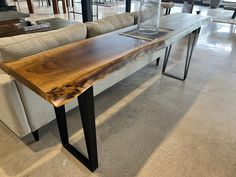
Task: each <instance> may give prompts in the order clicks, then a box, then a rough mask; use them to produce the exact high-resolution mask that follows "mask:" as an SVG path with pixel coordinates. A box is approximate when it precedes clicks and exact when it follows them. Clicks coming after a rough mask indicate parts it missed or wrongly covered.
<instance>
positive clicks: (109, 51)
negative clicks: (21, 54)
mask: <svg viewBox="0 0 236 177" xmlns="http://www.w3.org/2000/svg"><path fill="white" fill-rule="evenodd" d="M210 21H211V18H210V17H203V16H198V15H191V14H182V13H178V14H174V15H169V16H166V17H164V18H162V19H161V27H164V28H168V29H173V31H172V32H170V33H168V34H167V35H165V36H163V37H161V38H159V39H158V40H154V41H144V40H140V39H135V38H131V37H127V36H122V35H119V33H121V32H122V31H125V30H130V28H129V29H122V30H120V31H116V32H113V33H109V34H105V35H101V36H98V37H94V38H91V39H87V40H83V41H79V42H75V43H72V44H69V45H65V46H62V47H59V48H56V49H52V50H48V51H46V52H42V53H40V54H36V55H33V56H30V57H26V58H23V59H21V60H18V61H14V62H9V63H1V64H0V67H1V68H2V69H3V70H4V71H6V72H7V73H8V74H10V75H12V76H13V77H15V78H16V79H17V80H19V81H20V82H22V83H23V84H25V85H26V86H27V87H29V88H30V89H31V90H33V91H34V92H36V93H37V94H39V95H40V96H42V97H43V98H45V99H46V100H47V101H49V102H50V103H52V104H53V105H54V106H56V107H59V106H61V105H64V104H66V103H68V102H69V101H70V100H71V99H73V98H75V97H77V96H78V95H80V94H81V93H83V92H84V91H85V90H86V89H88V88H89V87H91V86H92V85H93V84H94V83H95V82H96V81H97V80H99V79H102V78H104V77H105V76H106V75H108V74H109V73H111V72H113V71H116V70H117V69H119V68H121V67H123V66H124V65H126V64H127V63H130V62H131V61H132V60H135V59H136V58H137V57H138V56H141V55H144V54H146V53H149V52H153V51H155V50H159V49H162V48H164V47H166V46H168V45H170V44H172V43H173V42H175V41H177V40H179V39H181V38H183V37H184V36H186V35H187V34H189V33H191V32H192V31H194V30H195V29H197V28H199V27H200V26H202V25H204V24H206V23H208V22H210ZM131 28H134V27H131Z"/></svg>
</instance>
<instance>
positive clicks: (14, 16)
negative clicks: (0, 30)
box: [0, 10, 29, 25]
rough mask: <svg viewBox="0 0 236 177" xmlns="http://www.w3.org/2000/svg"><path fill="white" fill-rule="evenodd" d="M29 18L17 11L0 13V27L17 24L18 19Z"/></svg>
mask: <svg viewBox="0 0 236 177" xmlns="http://www.w3.org/2000/svg"><path fill="white" fill-rule="evenodd" d="M26 17H29V14H26V13H22V12H17V11H13V10H11V11H1V12H0V25H9V24H14V23H19V22H20V18H26Z"/></svg>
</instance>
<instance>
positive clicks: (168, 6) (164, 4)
mask: <svg viewBox="0 0 236 177" xmlns="http://www.w3.org/2000/svg"><path fill="white" fill-rule="evenodd" d="M174 5H175V4H174V2H172V1H162V2H161V7H162V8H164V9H166V13H165V15H169V14H170V11H171V8H172V7H174Z"/></svg>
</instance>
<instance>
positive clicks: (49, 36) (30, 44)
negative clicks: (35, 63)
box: [0, 23, 87, 61]
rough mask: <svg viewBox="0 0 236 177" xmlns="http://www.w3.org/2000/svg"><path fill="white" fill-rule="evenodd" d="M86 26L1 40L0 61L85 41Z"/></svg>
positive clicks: (79, 25) (77, 25)
mask: <svg viewBox="0 0 236 177" xmlns="http://www.w3.org/2000/svg"><path fill="white" fill-rule="evenodd" d="M86 35H87V29H86V25H85V24H83V23H77V24H73V25H69V26H67V27H65V28H61V29H58V30H53V31H48V32H42V33H33V34H24V35H19V36H14V37H6V38H1V39H0V61H1V60H13V59H19V58H23V57H27V56H30V55H33V54H36V53H39V52H42V51H45V50H49V49H52V48H56V47H59V46H62V45H65V44H68V43H71V42H74V41H78V40H82V39H85V38H86Z"/></svg>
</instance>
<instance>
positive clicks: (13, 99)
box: [0, 71, 31, 137]
mask: <svg viewBox="0 0 236 177" xmlns="http://www.w3.org/2000/svg"><path fill="white" fill-rule="evenodd" d="M0 105H1V106H0V120H1V121H2V122H3V123H4V124H5V125H6V126H7V127H8V128H9V129H10V130H12V131H13V132H14V133H15V134H16V135H17V136H18V137H23V136H25V135H27V134H29V133H30V132H31V129H30V126H29V123H28V119H27V116H26V113H25V109H24V106H23V104H22V101H21V97H20V95H19V92H18V89H17V86H16V83H15V81H14V79H12V78H11V77H10V76H9V75H7V74H6V73H3V72H2V71H1V72H0Z"/></svg>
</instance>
